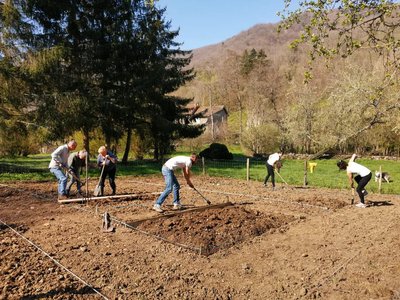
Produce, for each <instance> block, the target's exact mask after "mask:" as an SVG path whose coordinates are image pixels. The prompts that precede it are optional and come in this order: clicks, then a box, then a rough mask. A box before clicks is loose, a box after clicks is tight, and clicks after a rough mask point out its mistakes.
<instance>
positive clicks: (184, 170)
mask: <svg viewBox="0 0 400 300" xmlns="http://www.w3.org/2000/svg"><path fill="white" fill-rule="evenodd" d="M182 172H183V176H184V177H185V179H186V183H187V184H188V186H190V187H191V188H192V189H193V188H194V185H193V183H192V181H191V180H190V169H189V168H188V167H184V168H183V169H182Z"/></svg>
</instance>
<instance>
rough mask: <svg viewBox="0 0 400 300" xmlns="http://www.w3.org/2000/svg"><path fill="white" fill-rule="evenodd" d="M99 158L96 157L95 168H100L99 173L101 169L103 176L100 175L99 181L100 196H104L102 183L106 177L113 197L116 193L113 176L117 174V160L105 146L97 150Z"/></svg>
mask: <svg viewBox="0 0 400 300" xmlns="http://www.w3.org/2000/svg"><path fill="white" fill-rule="evenodd" d="M98 152H99V156H98V157H97V166H98V167H99V168H100V172H101V170H102V169H103V166H104V171H103V174H102V175H101V180H100V195H99V196H103V195H104V182H105V181H106V178H107V176H108V181H109V183H110V186H111V189H112V195H115V194H116V192H117V186H116V184H115V174H116V173H117V165H116V164H117V161H118V158H117V156H116V155H114V154H113V153H112V152H111V151H109V150H107V148H106V147H105V146H101V147H100V148H99V151H98Z"/></svg>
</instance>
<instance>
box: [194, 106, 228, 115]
mask: <svg viewBox="0 0 400 300" xmlns="http://www.w3.org/2000/svg"><path fill="white" fill-rule="evenodd" d="M195 108H196V105H190V106H188V109H189V114H193V113H196V114H199V113H201V114H202V115H203V116H204V117H210V116H211V115H213V114H216V113H219V112H220V111H223V110H224V111H225V113H226V114H228V111H227V110H226V108H225V106H224V105H214V106H212V107H211V108H212V109H210V107H209V106H198V108H197V109H195Z"/></svg>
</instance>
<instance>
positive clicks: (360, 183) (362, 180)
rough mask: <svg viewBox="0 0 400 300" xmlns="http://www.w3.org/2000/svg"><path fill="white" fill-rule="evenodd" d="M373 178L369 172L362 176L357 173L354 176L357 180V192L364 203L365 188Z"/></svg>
mask: <svg viewBox="0 0 400 300" xmlns="http://www.w3.org/2000/svg"><path fill="white" fill-rule="evenodd" d="M371 178H372V173H369V174H368V175H367V176H364V177H361V176H360V175H357V176H356V177H354V180H355V181H356V182H357V189H356V190H357V193H358V196H359V197H360V202H361V203H364V193H363V190H365V186H366V185H367V184H368V182H369V181H370V180H371Z"/></svg>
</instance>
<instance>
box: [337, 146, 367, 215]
mask: <svg viewBox="0 0 400 300" xmlns="http://www.w3.org/2000/svg"><path fill="white" fill-rule="evenodd" d="M356 157H357V155H356V154H353V155H352V156H351V158H350V160H349V163H347V162H345V161H343V160H341V161H339V162H338V163H337V166H338V167H339V170H346V172H347V177H348V178H349V183H350V187H351V188H352V189H353V188H354V182H353V174H357V175H356V176H355V177H354V180H355V182H357V189H356V191H357V194H358V196H359V197H360V203H358V204H356V206H357V207H360V208H365V207H367V206H366V205H365V201H364V197H365V196H366V195H367V194H368V192H367V190H366V189H365V186H366V185H367V184H368V182H369V181H370V180H371V178H372V173H371V171H370V170H369V169H368V168H366V167H364V166H362V165H360V164H358V163H356V162H355V160H356Z"/></svg>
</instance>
